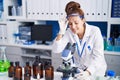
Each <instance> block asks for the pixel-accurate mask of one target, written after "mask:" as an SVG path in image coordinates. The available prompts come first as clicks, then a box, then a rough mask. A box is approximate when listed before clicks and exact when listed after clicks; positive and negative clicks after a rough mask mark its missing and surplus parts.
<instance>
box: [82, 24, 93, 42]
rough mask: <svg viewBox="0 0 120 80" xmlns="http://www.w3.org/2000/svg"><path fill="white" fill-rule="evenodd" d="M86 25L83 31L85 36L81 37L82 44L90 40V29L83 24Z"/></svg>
mask: <svg viewBox="0 0 120 80" xmlns="http://www.w3.org/2000/svg"><path fill="white" fill-rule="evenodd" d="M85 25H86V29H85V34H84V36H83V40H82V41H83V42H86V41H87V40H88V39H89V38H90V34H91V32H90V31H91V28H90V25H88V24H87V23H85Z"/></svg>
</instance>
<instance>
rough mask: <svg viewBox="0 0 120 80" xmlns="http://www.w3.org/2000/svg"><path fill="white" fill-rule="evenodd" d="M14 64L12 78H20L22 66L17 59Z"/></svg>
mask: <svg viewBox="0 0 120 80" xmlns="http://www.w3.org/2000/svg"><path fill="white" fill-rule="evenodd" d="M15 65H16V66H15V75H14V80H22V67H21V66H20V65H19V61H17V62H15Z"/></svg>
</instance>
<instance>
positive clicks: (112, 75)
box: [106, 70, 115, 80]
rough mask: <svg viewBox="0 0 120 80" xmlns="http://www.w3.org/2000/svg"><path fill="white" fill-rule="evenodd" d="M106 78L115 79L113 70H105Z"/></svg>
mask: <svg viewBox="0 0 120 80" xmlns="http://www.w3.org/2000/svg"><path fill="white" fill-rule="evenodd" d="M106 75H107V80H115V72H114V71H113V70H108V71H107V74H106Z"/></svg>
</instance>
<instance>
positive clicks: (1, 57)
mask: <svg viewBox="0 0 120 80" xmlns="http://www.w3.org/2000/svg"><path fill="white" fill-rule="evenodd" d="M5 50H6V47H4V46H3V47H0V72H7V71H8V68H9V67H10V62H9V60H8V59H7V56H6V53H5Z"/></svg>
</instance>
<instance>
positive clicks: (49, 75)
mask: <svg viewBox="0 0 120 80" xmlns="http://www.w3.org/2000/svg"><path fill="white" fill-rule="evenodd" d="M53 79H54V68H53V66H52V65H51V64H50V62H46V63H45V80H53Z"/></svg>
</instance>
